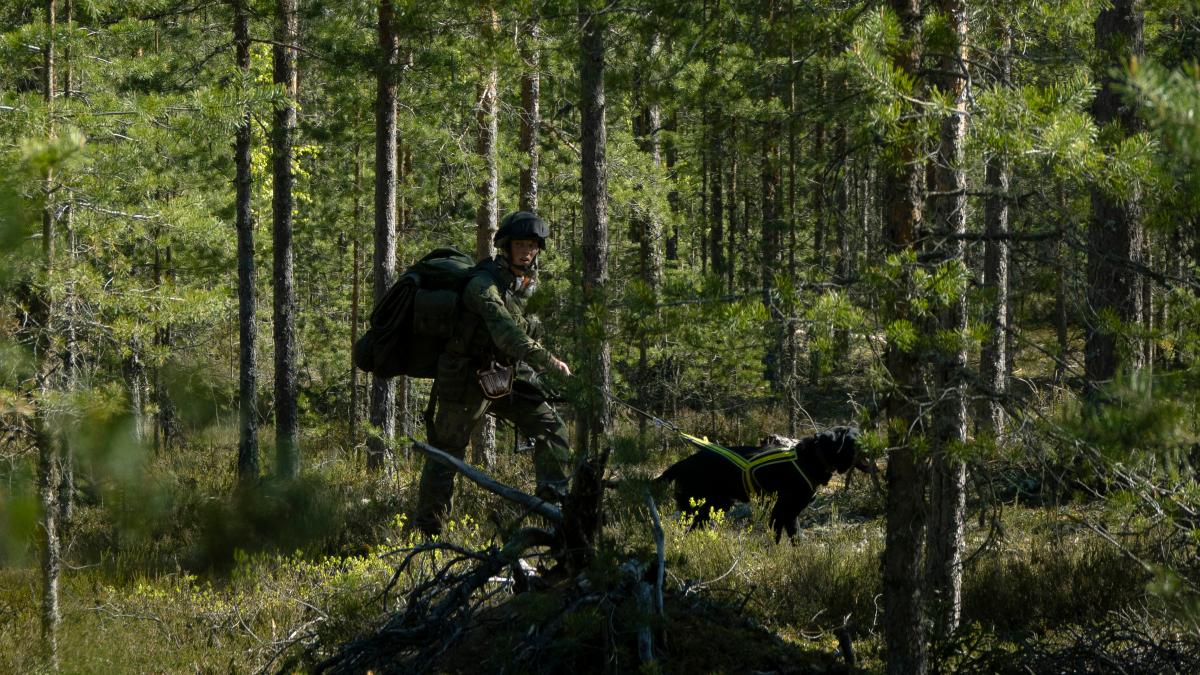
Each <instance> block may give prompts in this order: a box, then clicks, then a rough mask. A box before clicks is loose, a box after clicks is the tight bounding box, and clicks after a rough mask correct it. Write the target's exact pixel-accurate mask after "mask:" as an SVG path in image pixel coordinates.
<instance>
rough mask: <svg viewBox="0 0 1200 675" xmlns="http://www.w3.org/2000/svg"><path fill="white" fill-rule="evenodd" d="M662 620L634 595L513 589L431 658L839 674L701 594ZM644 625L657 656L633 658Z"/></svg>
mask: <svg viewBox="0 0 1200 675" xmlns="http://www.w3.org/2000/svg"><path fill="white" fill-rule="evenodd" d="M664 609H665V612H664V616H663V617H662V618H659V617H655V616H652V615H647V613H646V612H645V611H644V610H640V609H639V608H638V607H637V603H636V602H635V600H634V599H633V598H632V597H629V596H621V595H620V594H611V593H610V594H601V593H593V594H591V597H590V598H589V597H587V596H581V594H580V591H579V589H578V588H577V586H575V585H574V584H570V583H566V582H564V583H561V584H559V585H558V586H556V587H554V588H550V589H545V590H538V591H531V592H528V593H522V594H518V595H514V596H513V597H512V598H511V599H509V600H507V601H505V602H503V603H501V604H499V605H497V606H495V607H492V608H489V609H487V610H485V611H482V612H480V613H479V614H478V615H476V617H475V619H474V621H473V622H472V625H471V626H470V627H469V628H468V629H467V630H466V631H464V634H463V636H462V638H461V639H460V640H459V641H458V642H457V643H456V644H455V645H454V646H452V647H451V648H450V649H449V650H447V651H446V652H445V653H444V654H443V655H442V656H441V657H440V658H439V659H437V660H436V661H435V662H434V663H432V664H431V667H430V668H429V670H430V672H439V673H472V674H474V673H500V672H506V673H511V672H519V673H582V674H588V673H628V672H649V673H653V672H662V673H842V672H847V668H846V666H845V664H844V662H843V661H842V660H841V659H840V657H839V656H838V655H837V653H836V652H833V651H830V650H829V649H826V648H818V647H805V646H803V645H798V644H793V643H789V642H786V641H784V640H783V639H781V638H780V637H778V636H777V635H775V634H773V633H772V632H770V631H769V630H767V629H765V628H763V627H761V626H758V625H756V624H755V623H754V622H753V621H751V620H748V619H746V618H745V617H744V616H743V615H741V614H739V613H738V611H737V610H736V608H734V607H731V606H729V605H726V604H723V603H718V602H714V601H711V600H708V599H705V598H702V597H697V596H694V595H693V596H689V597H684V596H680V595H668V596H667V597H666V598H665V600H664ZM647 625H648V626H649V627H650V632H651V634H652V636H653V638H652V642H653V651H654V656H655V660H654V661H653V662H652V663H643V662H642V661H641V659H640V658H639V655H638V634H637V633H638V628H639V627H640V626H647Z"/></svg>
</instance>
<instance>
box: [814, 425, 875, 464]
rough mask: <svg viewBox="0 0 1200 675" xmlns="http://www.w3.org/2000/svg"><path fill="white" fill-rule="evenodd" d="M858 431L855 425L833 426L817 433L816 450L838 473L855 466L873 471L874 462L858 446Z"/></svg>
mask: <svg viewBox="0 0 1200 675" xmlns="http://www.w3.org/2000/svg"><path fill="white" fill-rule="evenodd" d="M859 435H860V432H859V430H858V429H857V428H856V427H833V428H832V429H827V430H825V431H822V432H821V433H819V434H817V435H816V436H815V437H814V438H815V440H816V449H815V450H816V452H819V453H821V456H822V457H823V458H824V460H825V463H827V464H828V465H829V466H831V467H833V469H834V470H836V471H837V472H838V473H846V472H847V471H849V470H850V469H852V468H857V469H860V470H862V471H866V472H867V473H873V470H874V469H875V464H874V463H872V462H871V459H870V458H869V457H867V456H866V455H865V454H864V453H863V452H861V449H860V448H859V446H858V438H859Z"/></svg>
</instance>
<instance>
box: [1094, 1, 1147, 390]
mask: <svg viewBox="0 0 1200 675" xmlns="http://www.w3.org/2000/svg"><path fill="white" fill-rule="evenodd" d="M1142 25H1143V14H1142V2H1141V0H1115V1H1114V2H1113V3H1112V6H1111V7H1108V8H1106V9H1103V10H1101V12H1100V14H1099V16H1097V17H1096V24H1095V28H1096V52H1097V54H1098V55H1099V58H1098V59H1097V60H1096V61H1095V78H1096V80H1097V82H1099V83H1100V90H1099V91H1098V92H1097V93H1096V99H1095V101H1094V102H1093V104H1092V116H1093V117H1094V118H1095V120H1096V126H1097V127H1098V128H1099V129H1100V137H1101V138H1106V139H1109V143H1108V144H1106V145H1107V146H1108V147H1107V149H1108V150H1110V151H1111V150H1113V149H1114V148H1115V146H1116V144H1117V143H1119V142H1120V140H1121V139H1124V138H1128V137H1129V136H1130V135H1132V134H1134V133H1136V132H1137V130H1138V129H1140V128H1141V123H1140V122H1139V121H1138V117H1137V110H1136V104H1135V103H1134V102H1132V101H1126V100H1125V98H1124V96H1123V95H1122V93H1121V88H1122V87H1123V84H1122V81H1121V79H1119V78H1118V77H1116V76H1114V73H1113V71H1114V70H1124V69H1125V68H1126V67H1128V65H1129V63H1130V60H1131V59H1133V58H1136V57H1139V56H1141V55H1142V53H1143V51H1144V50H1143V42H1142ZM1114 132H1115V133H1114ZM1140 192H1141V188H1140V186H1134V187H1133V189H1132V190H1131V192H1130V193H1129V194H1125V195H1116V194H1112V193H1111V192H1110V191H1109V190H1107V189H1106V188H1105V187H1104V186H1102V185H1093V186H1092V189H1091V200H1092V215H1091V220H1090V221H1089V223H1088V242H1087V246H1088V249H1087V251H1088V260H1087V300H1088V302H1087V308H1088V316H1087V335H1086V343H1085V351H1084V370H1085V371H1086V374H1087V380H1088V386H1089V387H1090V388H1091V393H1092V394H1093V396H1094V395H1095V394H1096V393H1097V390H1098V388H1099V387H1101V386H1102V385H1103V384H1104V383H1106V382H1108V381H1110V380H1112V379H1113V377H1114V376H1115V375H1116V374H1117V371H1118V369H1119V368H1120V367H1121V366H1127V367H1129V368H1132V369H1137V368H1140V367H1141V366H1142V363H1141V358H1140V356H1141V352H1140V350H1138V349H1136V348H1133V349H1122V348H1121V343H1122V342H1124V341H1125V340H1124V338H1123V337H1122V335H1123V331H1125V330H1128V329H1131V328H1134V327H1136V326H1137V324H1138V322H1139V320H1140V317H1141V304H1142V302H1141V294H1140V293H1138V283H1137V278H1136V277H1135V273H1134V271H1133V264H1134V263H1136V262H1137V258H1138V253H1139V251H1140V249H1141V238H1142V232H1141V218H1142V213H1141V205H1140V203H1139V202H1140V197H1141V195H1140ZM1106 316H1111V317H1114V318H1116V319H1118V320H1119V321H1121V322H1122V324H1123V326H1122V327H1121V328H1116V327H1114V326H1112V325H1106V324H1111V321H1107V320H1106V318H1105V317H1106ZM1121 354H1127V355H1128V357H1127V358H1128V362H1127V363H1120V359H1121Z"/></svg>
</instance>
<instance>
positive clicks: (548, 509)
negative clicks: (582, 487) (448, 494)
mask: <svg viewBox="0 0 1200 675" xmlns="http://www.w3.org/2000/svg"><path fill="white" fill-rule="evenodd" d="M413 447H415V448H416V449H417V450H420V451H421V452H423V453H425V455H426V456H428V457H429V458H431V459H433V460H435V461H438V462H441V463H442V464H445V465H446V466H449V467H451V468H452V469H454V470H455V471H457V472H459V473H461V474H462V475H464V476H466V477H467V478H469V479H471V481H472V482H474V483H475V484H476V485H478V486H479V487H481V488H483V489H485V490H487V491H488V492H491V493H492V494H495V495H498V496H500V497H503V498H504V499H507V500H508V501H510V502H516V503H517V504H520V505H521V506H524V507H525V508H527V509H529V510H530V511H532V512H534V513H536V514H538V515H539V516H541V517H543V518H545V519H546V520H549V521H550V522H552V523H554V524H555V525H559V526H561V525H562V523H563V515H562V510H561V509H559V508H558V507H557V506H555V505H554V504H551V503H550V502H547V501H544V500H541V499H538V498H537V497H535V496H533V495H531V494H527V493H524V492H521V491H520V490H518V489H516V488H513V487H509V486H507V485H505V484H504V483H501V482H499V481H497V480H495V479H493V478H492V477H491V476H488V475H487V474H485V473H484V472H482V471H480V470H479V469H476V468H475V467H473V466H471V465H470V464H467V463H466V462H464V461H462V460H461V459H458V458H457V457H453V456H451V455H449V454H447V453H445V452H443V451H442V450H438V449H437V448H435V447H433V446H432V445H428V444H426V443H422V442H420V441H418V440H415V439H414V440H413Z"/></svg>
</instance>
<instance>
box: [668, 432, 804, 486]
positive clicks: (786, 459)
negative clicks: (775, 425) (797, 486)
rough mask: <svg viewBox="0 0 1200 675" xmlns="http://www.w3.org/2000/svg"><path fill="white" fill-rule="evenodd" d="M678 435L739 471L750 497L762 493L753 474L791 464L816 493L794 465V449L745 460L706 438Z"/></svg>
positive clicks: (798, 467) (682, 433)
mask: <svg viewBox="0 0 1200 675" xmlns="http://www.w3.org/2000/svg"><path fill="white" fill-rule="evenodd" d="M679 435H680V436H682V437H683V439H684V440H686V441H688V442H689V443H691V444H692V445H695V446H697V447H699V448H701V449H702V450H708V451H710V452H714V453H716V454H717V455H720V456H721V457H724V458H725V459H726V460H728V461H729V462H730V463H731V464H733V465H734V466H736V467H737V468H738V469H740V470H741V471H742V483H743V484H744V485H745V487H746V494H748V495H750V496H754V495H757V494H761V493H762V486H761V485H760V484H759V482H758V479H757V478H755V477H754V474H755V472H756V471H758V470H759V469H761V468H763V467H764V466H772V465H775V464H791V465H792V466H793V467H794V468H795V469H796V473H798V474H800V477H801V478H803V479H804V482H805V483H807V484H808V489H809V490H811V491H812V492H813V493H816V491H817V487H816V486H815V485H813V482H812V480H810V479H809V477H808V474H806V473H804V470H803V469H801V468H800V465H799V464H797V463H796V450H795V448H794V447H793V448H792V449H790V450H777V451H774V452H766V453H763V454H761V455H755V456H754V457H751V458H750V459H746V458H745V457H742V456H741V455H739V454H737V453H736V452H734V451H732V450H730V449H729V448H726V447H724V446H721V445H717V444H716V443H713V442H712V441H710V440H708V437H707V436H705V437H699V436H693V435H691V434H687V433H684V432H682V431H681V432H679Z"/></svg>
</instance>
